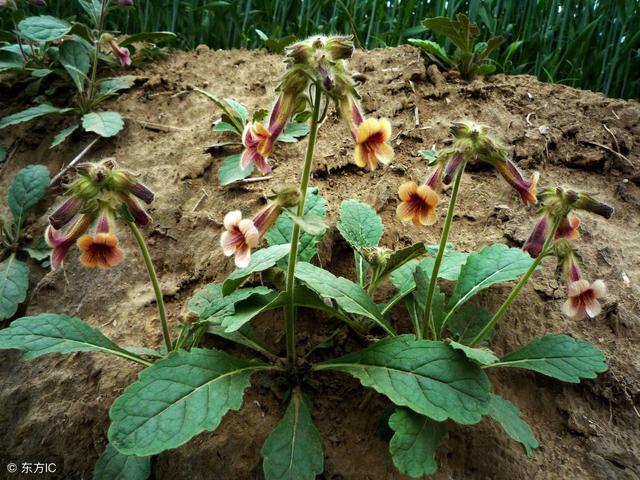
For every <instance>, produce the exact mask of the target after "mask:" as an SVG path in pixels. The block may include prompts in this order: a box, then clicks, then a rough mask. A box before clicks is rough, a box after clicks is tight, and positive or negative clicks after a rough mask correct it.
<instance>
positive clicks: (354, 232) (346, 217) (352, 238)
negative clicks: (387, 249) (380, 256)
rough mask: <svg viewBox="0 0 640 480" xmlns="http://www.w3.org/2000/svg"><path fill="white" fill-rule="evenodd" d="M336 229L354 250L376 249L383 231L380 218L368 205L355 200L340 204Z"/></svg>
mask: <svg viewBox="0 0 640 480" xmlns="http://www.w3.org/2000/svg"><path fill="white" fill-rule="evenodd" d="M336 227H337V228H338V231H339V232H340V234H341V235H342V236H343V237H344V239H345V240H346V241H347V242H349V244H350V245H351V246H352V247H353V248H354V249H356V250H357V249H359V248H362V247H377V246H378V244H379V243H380V239H381V238H382V233H383V231H384V225H383V224H382V219H381V218H380V216H379V215H378V214H377V213H376V212H375V211H374V210H373V209H372V208H371V207H370V206H369V205H367V204H365V203H362V202H359V201H357V200H345V201H344V202H342V204H341V205H340V220H339V221H338V224H337V225H336Z"/></svg>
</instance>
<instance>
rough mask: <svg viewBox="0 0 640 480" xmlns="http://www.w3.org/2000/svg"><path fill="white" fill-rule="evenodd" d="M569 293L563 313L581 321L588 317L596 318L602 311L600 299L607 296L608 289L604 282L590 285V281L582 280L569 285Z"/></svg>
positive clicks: (600, 281)
mask: <svg viewBox="0 0 640 480" xmlns="http://www.w3.org/2000/svg"><path fill="white" fill-rule="evenodd" d="M567 293H568V298H567V300H566V301H565V302H564V304H563V305H562V313H564V314H565V315H567V316H568V317H570V318H572V319H574V320H581V319H583V318H584V317H585V316H587V315H588V316H589V317H591V318H595V317H596V316H597V315H599V314H600V312H601V311H602V307H601V305H600V302H598V299H599V298H602V297H604V296H605V295H606V293H607V287H606V285H605V284H604V282H603V281H602V280H596V281H595V282H593V283H592V284H589V281H588V280H585V279H580V280H577V281H575V282H571V283H570V284H569V285H568V287H567Z"/></svg>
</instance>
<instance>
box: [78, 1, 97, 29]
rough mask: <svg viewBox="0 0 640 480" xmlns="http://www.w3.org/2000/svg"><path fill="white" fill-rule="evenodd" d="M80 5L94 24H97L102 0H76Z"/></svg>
mask: <svg viewBox="0 0 640 480" xmlns="http://www.w3.org/2000/svg"><path fill="white" fill-rule="evenodd" d="M78 3H79V4H80V7H82V9H83V10H84V11H85V13H86V14H87V15H88V16H89V18H90V19H91V21H92V22H93V24H94V25H97V24H98V19H99V18H100V12H101V11H102V0H78Z"/></svg>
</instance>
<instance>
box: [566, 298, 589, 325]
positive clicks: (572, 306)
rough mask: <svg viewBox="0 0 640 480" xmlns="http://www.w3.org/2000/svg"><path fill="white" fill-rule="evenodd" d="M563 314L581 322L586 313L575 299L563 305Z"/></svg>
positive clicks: (568, 300)
mask: <svg viewBox="0 0 640 480" xmlns="http://www.w3.org/2000/svg"><path fill="white" fill-rule="evenodd" d="M562 313H564V314H565V315H566V316H567V317H569V318H572V319H574V320H581V319H583V318H584V317H585V313H586V311H585V310H584V309H583V308H581V306H580V305H579V304H578V303H577V302H576V301H575V300H574V299H572V298H569V299H567V300H566V301H565V302H564V303H563V304H562Z"/></svg>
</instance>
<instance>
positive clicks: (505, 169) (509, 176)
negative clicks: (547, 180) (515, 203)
mask: <svg viewBox="0 0 640 480" xmlns="http://www.w3.org/2000/svg"><path fill="white" fill-rule="evenodd" d="M494 166H495V167H496V169H497V170H498V172H500V174H501V175H502V178H504V179H505V180H506V181H507V183H508V184H509V185H511V186H512V187H513V188H515V189H516V190H517V191H518V193H519V194H520V198H521V199H522V202H523V203H524V204H525V205H535V204H536V203H538V199H537V198H536V186H537V185H538V179H539V178H540V174H539V173H538V172H534V174H533V175H532V177H531V180H525V178H524V177H523V176H522V173H521V172H520V170H519V169H518V167H517V166H516V165H515V163H513V162H512V161H511V160H506V161H504V162H495V163H494Z"/></svg>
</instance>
